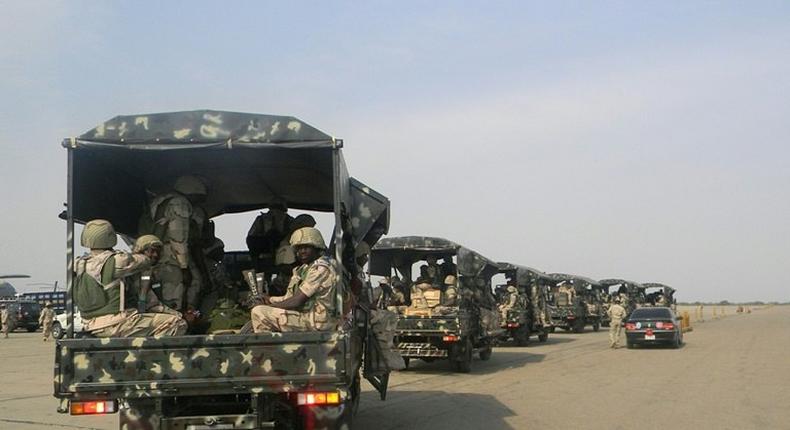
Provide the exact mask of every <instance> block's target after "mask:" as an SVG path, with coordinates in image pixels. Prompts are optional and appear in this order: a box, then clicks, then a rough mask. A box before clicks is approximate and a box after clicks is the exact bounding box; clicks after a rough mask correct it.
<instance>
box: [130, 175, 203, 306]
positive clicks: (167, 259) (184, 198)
mask: <svg viewBox="0 0 790 430" xmlns="http://www.w3.org/2000/svg"><path fill="white" fill-rule="evenodd" d="M206 195H207V190H206V184H205V183H203V181H201V180H200V179H199V178H197V177H195V176H181V177H179V178H178V179H177V180H176V181H175V183H174V185H173V191H172V192H169V193H166V194H163V195H159V196H156V197H154V199H153V200H152V201H151V202H150V204H149V211H150V213H148V214H145V216H146V217H147V218H145V219H149V218H148V217H150V220H151V222H150V223H145V224H141V226H140V233H143V234H154V235H156V236H157V237H159V238H160V239H161V240H162V242H163V243H164V248H163V253H162V261H161V264H160V265H159V266H158V267H157V268H156V271H155V272H156V273H155V274H156V277H157V278H158V279H159V280H160V281H161V283H162V293H161V294H162V301H164V302H165V303H166V304H167V305H168V306H170V307H172V308H173V309H176V310H180V311H183V310H185V309H189V308H192V309H195V308H196V307H197V305H198V301H199V293H200V288H201V285H202V281H203V280H202V273H201V270H200V263H202V262H201V261H198V260H197V259H199V258H203V253H202V235H203V234H204V231H203V230H204V229H205V226H206V224H207V223H208V219H207V215H206V212H205V210H204V209H203V208H202V207H201V206H200V204H201V203H202V202H203V201H205V198H206ZM147 224H150V225H147ZM198 249H200V250H201V252H197V250H198ZM185 293H186V294H185ZM185 297H186V303H184V299H185Z"/></svg>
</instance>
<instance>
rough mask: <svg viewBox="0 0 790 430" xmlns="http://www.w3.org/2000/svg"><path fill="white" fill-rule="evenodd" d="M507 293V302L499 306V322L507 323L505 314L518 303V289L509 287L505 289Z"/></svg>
mask: <svg viewBox="0 0 790 430" xmlns="http://www.w3.org/2000/svg"><path fill="white" fill-rule="evenodd" d="M507 292H508V295H507V302H505V303H502V304H501V305H499V317H500V319H501V322H505V321H507V312H508V311H509V310H511V309H513V308H514V307H516V303H518V289H517V288H516V287H514V286H512V285H511V286H509V287H507Z"/></svg>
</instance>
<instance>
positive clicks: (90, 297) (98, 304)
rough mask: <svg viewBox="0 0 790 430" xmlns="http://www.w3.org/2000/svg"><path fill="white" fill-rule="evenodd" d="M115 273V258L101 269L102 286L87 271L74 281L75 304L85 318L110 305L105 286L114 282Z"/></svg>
mask: <svg viewBox="0 0 790 430" xmlns="http://www.w3.org/2000/svg"><path fill="white" fill-rule="evenodd" d="M113 273H115V258H114V256H113V257H110V258H108V259H107V261H106V262H105V263H104V266H102V269H101V284H100V283H99V282H98V281H97V280H96V279H94V278H93V276H90V275H89V274H88V273H87V272H86V271H85V270H82V273H80V274H78V275H77V277H76V278H75V279H74V294H73V296H74V304H76V305H77V308H79V310H80V312H81V313H82V315H83V316H86V315H90V314H91V313H92V312H95V311H97V310H99V309H101V308H103V307H105V306H107V304H108V303H109V298H108V297H107V292H106V291H105V290H104V285H108V284H110V283H111V282H112V280H113V279H112V276H113Z"/></svg>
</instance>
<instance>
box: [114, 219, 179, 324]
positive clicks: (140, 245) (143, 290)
mask: <svg viewBox="0 0 790 430" xmlns="http://www.w3.org/2000/svg"><path fill="white" fill-rule="evenodd" d="M163 247H164V244H163V243H162V241H161V240H159V238H158V237H156V236H154V235H152V234H146V235H143V236H140V237H138V238H137V240H136V241H135V242H134V246H133V247H132V252H133V253H134V254H139V255H144V256H145V257H147V258H148V259H149V260H150V262H151V267H149V268H148V269H145V270H143V271H142V272H140V276H132V277H130V278H128V281H127V282H128V289H129V293H130V294H132V295H136V296H137V310H138V311H139V312H141V313H145V312H161V313H166V314H170V315H176V316H178V317H181V313H180V312H178V311H176V310H175V309H172V308H170V307H168V306H167V305H165V304H164V303H162V301H161V300H160V299H159V296H157V295H156V293H155V292H154V290H153V289H152V287H153V285H154V284H156V283H158V282H159V280H158V279H157V278H156V275H155V274H154V269H155V268H156V265H157V263H159V260H160V258H161V255H162V249H163Z"/></svg>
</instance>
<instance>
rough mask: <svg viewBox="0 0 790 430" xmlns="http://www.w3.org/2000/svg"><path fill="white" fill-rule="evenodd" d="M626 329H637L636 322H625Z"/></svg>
mask: <svg viewBox="0 0 790 430" xmlns="http://www.w3.org/2000/svg"><path fill="white" fill-rule="evenodd" d="M625 329H626V330H636V324H634V323H632V322H627V323H625Z"/></svg>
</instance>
